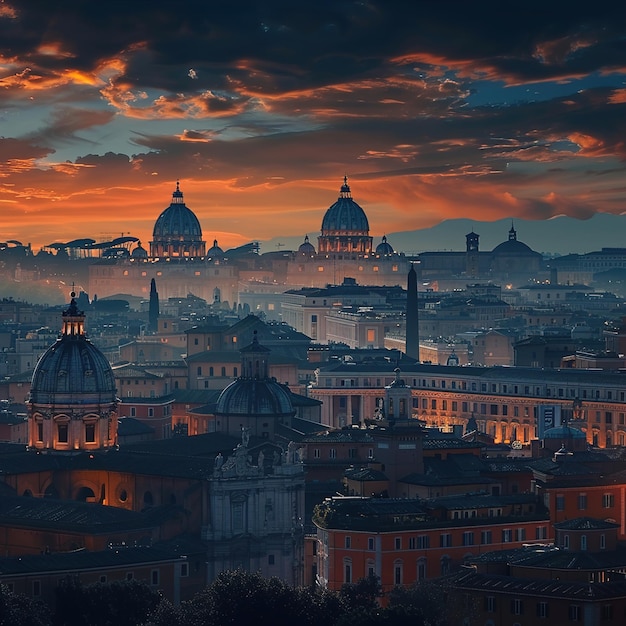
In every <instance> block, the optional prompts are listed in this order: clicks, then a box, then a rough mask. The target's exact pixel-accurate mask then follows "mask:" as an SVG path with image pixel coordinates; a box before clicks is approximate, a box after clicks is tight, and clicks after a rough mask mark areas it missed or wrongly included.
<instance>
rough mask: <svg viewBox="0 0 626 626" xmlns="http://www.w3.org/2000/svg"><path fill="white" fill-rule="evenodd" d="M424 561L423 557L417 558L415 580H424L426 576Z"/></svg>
mask: <svg viewBox="0 0 626 626" xmlns="http://www.w3.org/2000/svg"><path fill="white" fill-rule="evenodd" d="M426 563H427V561H426V559H425V558H421V559H418V560H417V580H424V579H425V578H426Z"/></svg>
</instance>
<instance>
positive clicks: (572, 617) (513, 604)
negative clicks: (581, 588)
mask: <svg viewBox="0 0 626 626" xmlns="http://www.w3.org/2000/svg"><path fill="white" fill-rule="evenodd" d="M532 604H533V602H532V601H531V600H522V599H521V598H514V599H512V600H510V611H511V614H512V615H524V610H525V609H526V607H527V606H528V605H530V606H532ZM484 610H485V611H486V612H487V613H496V612H497V610H498V602H497V600H496V598H495V596H486V597H485V602H484ZM567 614H568V619H569V621H570V622H582V621H583V607H582V606H581V605H580V604H570V605H569V607H568V611H567ZM535 615H536V616H537V617H539V618H543V619H545V618H548V617H550V604H549V603H548V602H545V601H540V602H535ZM601 619H602V621H607V620H612V619H613V605H612V604H604V605H603V606H602V609H601Z"/></svg>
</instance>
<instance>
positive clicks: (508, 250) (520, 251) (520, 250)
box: [491, 226, 539, 257]
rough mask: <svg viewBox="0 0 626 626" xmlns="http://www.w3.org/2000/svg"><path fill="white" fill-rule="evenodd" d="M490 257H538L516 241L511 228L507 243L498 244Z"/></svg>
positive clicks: (514, 233)
mask: <svg viewBox="0 0 626 626" xmlns="http://www.w3.org/2000/svg"><path fill="white" fill-rule="evenodd" d="M491 254H492V255H495V256H504V255H509V256H533V257H534V256H538V255H539V253H538V252H535V251H533V250H532V249H531V248H530V246H527V245H526V244H525V243H523V242H521V241H518V239H517V232H516V230H515V228H514V227H513V226H511V230H509V239H508V241H503V242H502V243H501V244H498V245H497V246H496V247H495V248H494V249H493V250H492V252H491Z"/></svg>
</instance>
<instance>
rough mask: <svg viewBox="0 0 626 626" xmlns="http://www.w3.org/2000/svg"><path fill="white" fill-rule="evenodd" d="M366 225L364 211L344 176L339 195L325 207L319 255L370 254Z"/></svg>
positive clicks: (370, 248)
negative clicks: (332, 202) (354, 198)
mask: <svg viewBox="0 0 626 626" xmlns="http://www.w3.org/2000/svg"><path fill="white" fill-rule="evenodd" d="M369 228H370V227H369V223H368V221H367V216H366V215H365V211H363V209H362V208H361V207H360V206H359V205H358V204H357V203H356V202H355V201H354V200H353V199H352V193H351V191H350V186H349V185H348V178H347V176H344V179H343V185H342V186H341V189H340V191H339V198H338V199H337V201H336V202H335V203H334V204H332V205H331V206H330V207H329V208H328V210H327V211H326V213H325V215H324V219H323V220H322V234H321V236H320V237H319V238H318V246H317V248H318V251H319V253H320V254H327V253H354V254H357V255H358V254H360V255H365V254H371V252H372V238H371V237H370V236H369Z"/></svg>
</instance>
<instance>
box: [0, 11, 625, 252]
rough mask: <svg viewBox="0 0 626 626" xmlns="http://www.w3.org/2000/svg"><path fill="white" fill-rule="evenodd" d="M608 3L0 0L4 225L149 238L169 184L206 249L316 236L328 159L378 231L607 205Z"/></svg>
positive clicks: (620, 66)
mask: <svg viewBox="0 0 626 626" xmlns="http://www.w3.org/2000/svg"><path fill="white" fill-rule="evenodd" d="M624 17H625V10H624V8H623V7H618V6H612V7H611V8H608V7H607V6H601V7H600V6H597V5H593V4H591V5H588V6H585V7H580V8H576V9H574V8H572V7H571V6H569V7H568V8H567V10H566V11H562V10H560V9H559V8H558V6H553V5H551V4H544V5H542V6H541V11H540V12H536V11H534V10H532V9H531V8H530V7H528V6H526V5H525V6H524V7H521V6H519V7H517V6H515V7H513V8H509V9H507V10H506V11H504V10H502V7H501V6H500V5H495V4H492V3H474V4H468V3H458V4H457V3H439V4H435V3H407V2H397V1H396V2H393V1H392V2H389V1H385V2H381V1H374V2H343V3H337V2H316V3H307V4H303V3H292V2H290V3H287V2H280V1H268V2H264V3H259V2H239V3H220V4H217V5H215V4H214V3H196V2H192V3H185V4H184V5H182V6H178V5H175V4H172V3H164V2H151V3H149V5H148V4H144V3H136V2H126V3H116V2H114V3H111V2H109V3H106V4H95V3H75V2H55V3H54V4H50V3H48V2H28V3H20V2H15V1H11V0H8V1H3V2H1V3H0V42H1V43H0V86H1V87H2V94H3V99H2V107H1V108H0V135H1V138H0V179H1V180H0V204H1V207H2V208H1V210H0V240H2V241H8V240H18V241H22V242H24V243H26V242H29V243H32V245H33V247H34V248H38V247H40V246H45V245H47V244H50V243H52V242H55V241H62V242H63V241H70V240H72V239H74V238H78V237H93V238H95V239H98V240H104V239H106V238H107V237H108V236H110V235H113V236H119V235H120V234H131V235H134V236H137V237H139V238H140V239H141V240H142V241H148V240H149V239H150V237H151V229H152V226H153V224H154V220H155V218H156V216H157V215H158V213H159V212H160V211H162V210H163V209H165V208H166V207H167V205H168V204H169V200H170V197H171V194H172V191H173V189H174V187H175V181H176V180H177V179H179V180H180V184H181V189H182V190H183V192H184V194H185V202H186V203H187V205H188V206H189V207H191V208H192V209H193V211H194V212H195V213H196V215H197V216H198V218H199V219H200V221H201V223H202V226H203V231H204V234H205V237H206V239H207V240H212V239H213V238H214V237H215V238H217V239H218V240H219V241H220V244H221V245H223V246H224V247H229V246H236V245H239V244H242V243H245V242H247V241H250V240H252V239H257V240H259V239H260V240H264V239H265V240H267V239H270V238H272V237H274V236H275V235H276V234H277V225H279V229H280V233H281V235H282V234H284V235H285V236H291V237H299V238H301V237H302V236H303V235H304V234H305V233H312V234H313V233H315V234H316V233H317V232H318V231H319V224H320V218H321V215H322V214H323V211H324V210H325V209H326V208H327V207H328V205H329V204H330V203H331V202H332V201H333V200H334V198H335V197H336V194H337V192H338V190H339V186H340V184H341V180H342V178H343V176H344V174H347V175H348V177H349V179H350V184H351V187H352V191H353V194H354V197H355V199H356V200H357V201H358V202H359V203H360V204H361V205H362V206H364V207H366V208H367V213H368V216H369V219H370V223H371V228H372V234H373V235H375V236H381V235H383V234H385V233H390V232H398V231H406V230H414V229H420V228H427V227H431V226H435V225H437V224H439V223H440V222H442V221H443V220H449V219H455V218H469V219H472V220H479V221H481V220H482V221H493V220H497V219H501V218H512V219H526V220H547V219H550V218H553V217H555V216H561V215H567V216H570V217H573V218H577V219H580V220H587V219H589V218H591V217H592V216H594V215H595V214H598V213H611V214H615V215H619V214H621V213H622V212H623V211H624V183H623V181H624V174H625V169H626V166H625V159H624V157H625V156H626V147H625V144H624V140H623V137H624V135H625V130H626V129H625V128H624V126H625V124H626V111H625V108H626V86H625V80H626V39H625V38H624V23H625V21H624ZM504 236H505V233H503V237H502V238H504ZM462 244H463V242H462V241H459V242H458V243H457V246H458V247H461V246H462ZM450 247H454V244H451V246H450Z"/></svg>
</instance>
